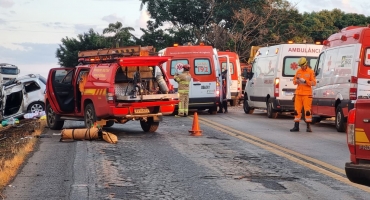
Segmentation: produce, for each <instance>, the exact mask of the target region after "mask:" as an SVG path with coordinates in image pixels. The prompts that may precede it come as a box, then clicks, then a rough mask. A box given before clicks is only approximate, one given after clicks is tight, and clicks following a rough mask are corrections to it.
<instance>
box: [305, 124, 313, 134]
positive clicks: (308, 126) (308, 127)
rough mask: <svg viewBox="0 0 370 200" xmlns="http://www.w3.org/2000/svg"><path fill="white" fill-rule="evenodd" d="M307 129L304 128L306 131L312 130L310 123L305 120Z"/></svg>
mask: <svg viewBox="0 0 370 200" xmlns="http://www.w3.org/2000/svg"><path fill="white" fill-rule="evenodd" d="M306 124H307V129H306V132H312V130H311V123H309V122H307V123H306Z"/></svg>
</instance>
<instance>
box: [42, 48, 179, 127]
mask: <svg viewBox="0 0 370 200" xmlns="http://www.w3.org/2000/svg"><path fill="white" fill-rule="evenodd" d="M151 51H152V50H151V49H150V48H147V47H140V46H132V47H121V48H114V49H101V50H90V51H81V52H79V53H78V57H79V63H80V64H79V65H78V66H77V67H75V68H53V69H51V70H50V71H49V75H48V80H47V84H46V95H45V103H46V114H47V123H48V126H49V127H50V128H51V129H55V130H59V129H62V127H63V125H64V120H81V121H85V125H86V127H87V128H90V127H91V126H92V125H93V124H94V123H95V122H97V123H98V124H101V125H103V126H104V127H109V126H112V125H113V124H114V123H121V124H124V123H126V122H127V121H130V120H138V121H140V125H141V127H142V129H143V130H144V131H145V132H155V131H156V130H157V128H158V125H159V121H160V120H161V116H163V115H169V114H171V113H173V111H174V108H175V104H177V103H178V100H175V99H178V94H175V93H174V92H173V90H172V89H171V85H170V83H169V80H168V78H167V76H166V74H165V73H164V72H163V69H162V67H161V64H162V63H164V62H166V61H167V60H168V59H170V57H166V56H162V57H160V56H151V55H150V54H151V53H152V52H151ZM155 68H157V69H155ZM155 71H156V72H157V73H155ZM158 72H162V73H158Z"/></svg>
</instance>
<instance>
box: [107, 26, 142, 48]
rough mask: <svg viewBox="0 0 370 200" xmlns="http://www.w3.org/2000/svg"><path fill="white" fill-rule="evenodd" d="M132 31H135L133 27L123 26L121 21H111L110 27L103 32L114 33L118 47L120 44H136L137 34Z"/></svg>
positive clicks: (114, 40) (114, 41) (113, 37)
mask: <svg viewBox="0 0 370 200" xmlns="http://www.w3.org/2000/svg"><path fill="white" fill-rule="evenodd" d="M130 31H135V29H134V28H132V27H123V25H122V23H121V22H116V23H110V24H109V25H108V28H105V29H104V30H103V34H107V33H108V34H109V33H113V34H114V35H113V36H112V37H109V38H111V39H112V41H113V43H114V44H115V46H116V47H119V46H129V45H133V44H135V41H134V40H135V36H134V35H132V34H131V33H130Z"/></svg>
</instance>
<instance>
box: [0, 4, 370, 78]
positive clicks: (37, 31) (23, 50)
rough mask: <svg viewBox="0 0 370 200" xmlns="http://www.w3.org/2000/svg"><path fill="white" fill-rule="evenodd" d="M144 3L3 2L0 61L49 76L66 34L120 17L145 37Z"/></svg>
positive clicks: (352, 9)
mask: <svg viewBox="0 0 370 200" xmlns="http://www.w3.org/2000/svg"><path fill="white" fill-rule="evenodd" d="M289 1H290V2H291V3H292V4H293V5H296V7H297V9H298V10H299V12H301V13H303V12H312V11H320V10H323V9H326V10H332V9H334V8H338V9H341V10H342V11H344V12H346V13H358V14H364V15H366V16H369V15H370V9H367V8H369V7H370V1H369V0H289ZM316 1H317V2H316ZM313 2H316V3H313ZM140 4H141V1H140V0H63V1H55V0H0V63H10V64H14V65H17V66H18V67H19V68H20V70H21V73H20V75H25V74H29V73H35V74H41V75H43V76H44V77H47V75H48V72H49V70H50V69H51V68H55V67H60V66H59V65H58V59H57V58H56V56H55V52H56V49H57V48H58V47H59V45H60V44H62V43H61V40H62V39H63V38H67V37H68V38H77V35H78V34H82V33H86V32H88V30H89V29H90V28H92V29H94V31H95V32H99V33H102V30H103V29H104V28H107V27H108V25H109V23H115V22H117V21H120V22H122V24H123V26H124V27H133V28H134V29H135V31H134V32H133V34H134V35H135V36H137V37H140V36H141V35H142V32H141V31H140V28H145V27H146V21H148V20H149V19H150V17H149V15H148V13H147V12H146V9H145V7H144V8H143V9H142V10H140Z"/></svg>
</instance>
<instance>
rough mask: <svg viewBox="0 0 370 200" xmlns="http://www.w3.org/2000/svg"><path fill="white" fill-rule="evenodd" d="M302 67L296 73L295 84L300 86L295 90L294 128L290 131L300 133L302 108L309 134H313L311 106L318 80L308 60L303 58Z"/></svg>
mask: <svg viewBox="0 0 370 200" xmlns="http://www.w3.org/2000/svg"><path fill="white" fill-rule="evenodd" d="M298 65H299V66H300V67H301V68H300V69H298V71H297V72H296V74H295V76H294V78H293V84H294V85H298V86H297V89H296V90H295V99H294V127H293V128H292V129H290V131H291V132H297V131H299V121H300V119H301V117H302V107H303V109H304V115H305V121H306V123H307V129H306V131H307V132H312V130H311V126H310V124H311V122H312V114H311V105H312V86H315V85H316V78H315V74H314V71H313V70H312V69H311V67H309V66H308V62H307V59H306V58H305V57H302V58H300V59H299V61H298Z"/></svg>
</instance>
